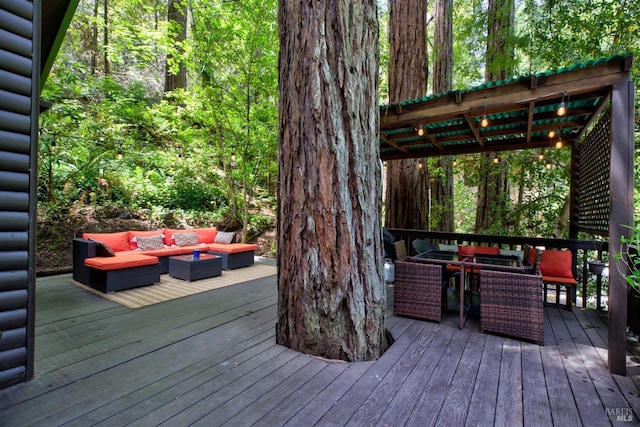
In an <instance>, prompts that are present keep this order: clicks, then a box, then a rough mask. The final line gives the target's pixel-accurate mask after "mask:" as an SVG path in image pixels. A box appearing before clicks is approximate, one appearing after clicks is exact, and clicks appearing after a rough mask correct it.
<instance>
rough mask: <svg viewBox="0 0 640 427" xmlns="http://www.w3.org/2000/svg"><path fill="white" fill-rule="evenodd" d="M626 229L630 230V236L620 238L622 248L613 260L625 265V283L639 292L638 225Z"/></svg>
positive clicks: (639, 227)
mask: <svg viewBox="0 0 640 427" xmlns="http://www.w3.org/2000/svg"><path fill="white" fill-rule="evenodd" d="M627 228H629V229H630V230H631V233H630V236H629V237H625V236H622V237H621V238H620V242H621V243H622V247H621V249H620V252H619V253H617V254H616V255H615V258H616V259H617V260H620V261H621V262H622V263H624V264H625V265H626V268H627V273H626V275H625V279H626V280H627V283H629V285H631V286H633V287H634V288H636V289H637V290H638V291H639V292H640V223H636V224H635V225H633V226H627Z"/></svg>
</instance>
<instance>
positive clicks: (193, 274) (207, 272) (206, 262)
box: [169, 254, 222, 282]
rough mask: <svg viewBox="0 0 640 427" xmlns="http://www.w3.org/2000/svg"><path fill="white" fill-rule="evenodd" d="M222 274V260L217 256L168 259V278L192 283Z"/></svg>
mask: <svg viewBox="0 0 640 427" xmlns="http://www.w3.org/2000/svg"><path fill="white" fill-rule="evenodd" d="M221 274H222V258H221V257H219V256H217V255H210V254H200V257H199V259H195V258H194V257H193V255H179V256H173V257H171V258H169V276H171V277H175V278H176V279H181V280H186V281H188V282H193V281H195V280H200V279H207V278H209V277H216V276H220V275H221Z"/></svg>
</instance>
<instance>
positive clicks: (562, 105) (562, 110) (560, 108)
mask: <svg viewBox="0 0 640 427" xmlns="http://www.w3.org/2000/svg"><path fill="white" fill-rule="evenodd" d="M566 95H567V92H562V101H561V102H560V105H558V111H557V112H556V113H557V114H558V116H560V117H562V116H564V115H565V114H567V104H565V102H564V97H565V96H566Z"/></svg>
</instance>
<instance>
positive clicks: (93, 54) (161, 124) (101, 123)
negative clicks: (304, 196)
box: [38, 0, 640, 236]
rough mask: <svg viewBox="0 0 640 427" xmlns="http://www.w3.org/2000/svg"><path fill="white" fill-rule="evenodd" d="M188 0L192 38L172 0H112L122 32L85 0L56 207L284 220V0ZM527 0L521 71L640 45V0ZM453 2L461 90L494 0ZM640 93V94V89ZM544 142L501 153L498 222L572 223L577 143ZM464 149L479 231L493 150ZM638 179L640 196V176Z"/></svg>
mask: <svg viewBox="0 0 640 427" xmlns="http://www.w3.org/2000/svg"><path fill="white" fill-rule="evenodd" d="M185 4H188V6H189V7H190V14H191V15H190V16H191V18H192V20H191V22H190V24H191V25H190V27H189V31H188V39H187V40H186V41H185V42H184V43H183V44H181V45H180V46H176V44H175V43H174V40H173V38H172V33H171V32H170V31H168V28H167V27H168V24H167V22H166V4H165V2H155V1H153V2H152V1H149V0H126V1H117V2H108V7H109V23H108V28H107V29H108V30H109V43H108V44H107V45H106V44H105V43H104V40H103V30H104V29H105V28H104V25H105V23H104V16H103V13H104V12H103V7H104V3H103V2H99V3H98V6H99V7H98V8H97V12H98V13H97V15H94V5H95V3H94V2H92V1H87V2H80V4H79V7H78V11H77V13H76V15H75V17H74V20H73V22H72V25H71V27H70V29H69V31H68V33H67V36H66V39H65V42H64V44H63V47H62V51H61V53H60V55H59V57H58V59H57V61H56V63H55V64H54V69H53V71H52V74H51V75H50V76H49V77H48V79H47V82H46V86H45V88H44V91H43V93H42V98H43V99H44V100H46V101H49V102H51V103H52V107H51V108H50V109H49V110H48V111H47V112H45V113H43V114H42V115H41V138H40V156H39V165H38V168H39V179H38V198H39V201H40V203H41V206H42V209H43V210H44V211H45V212H50V211H52V210H56V209H59V210H64V209H66V208H68V207H71V206H78V205H83V204H103V205H119V206H124V207H127V208H129V209H133V210H139V211H145V212H147V213H148V215H150V216H152V217H154V218H155V219H156V220H159V218H161V217H162V215H165V214H166V213H167V211H169V210H171V211H173V212H176V213H178V214H179V215H181V216H182V217H184V218H187V220H188V221H190V223H191V224H194V225H195V224H216V223H220V222H222V221H233V222H234V223H238V224H241V225H242V226H245V227H246V230H247V233H248V235H251V234H253V233H254V232H255V231H256V230H264V229H268V228H272V227H273V218H272V216H271V215H270V214H269V212H273V211H274V210H275V205H276V202H275V194H276V185H277V149H278V147H277V135H278V116H277V114H278V113H277V105H278V99H277V96H278V90H277V84H278V69H277V63H278V47H279V46H278V21H277V2H276V1H275V0H266V1H260V0H241V1H217V0H216V1H213V0H193V1H191V2H185ZM516 4H517V6H518V9H517V10H516V19H515V24H516V34H517V39H516V44H515V46H516V52H515V55H514V58H513V59H514V60H516V61H517V70H516V71H515V73H516V74H527V73H532V72H539V71H545V70H550V69H557V68H559V67H563V66H567V65H570V64H572V63H575V62H582V61H585V60H589V59H594V58H598V57H602V56H608V55H611V54H614V53H621V52H630V53H634V54H635V57H636V58H637V57H638V56H640V55H638V53H639V52H638V46H640V25H638V24H637V19H632V18H635V17H637V16H638V13H640V11H639V10H638V2H636V1H632V0H622V1H620V2H615V1H610V0H594V1H590V2H584V1H580V0H559V1H555V0H554V1H551V0H522V1H519V2H516ZM379 11H380V19H381V22H380V37H381V42H380V46H381V49H382V51H381V52H380V58H381V61H380V78H381V82H380V98H381V99H384V98H385V97H386V96H387V92H388V90H387V87H386V86H387V81H386V80H387V77H386V75H387V74H386V68H387V66H388V41H387V34H386V33H387V30H386V28H387V22H386V20H387V19H388V11H387V9H386V7H385V5H384V4H381V5H380V7H379ZM453 17H454V35H453V37H454V60H453V63H454V71H453V74H454V82H453V87H454V89H461V88H467V87H469V86H472V85H476V84H480V83H482V82H483V79H484V74H485V72H484V64H485V59H484V58H485V51H486V46H487V30H486V29H487V21H488V19H487V13H486V2H484V1H481V0H471V1H465V2H454V13H453ZM426 18H427V19H429V17H426ZM427 22H430V21H427ZM94 35H97V36H98V37H97V39H96V38H94ZM428 42H431V41H430V40H429V41H428ZM430 51H431V49H430ZM105 53H106V55H107V57H108V58H109V63H110V68H111V72H110V74H108V75H105V69H104V61H103V59H104V54H105ZM167 53H169V54H171V56H172V57H173V58H175V59H179V60H181V61H183V62H184V63H185V65H186V66H187V68H188V70H189V72H188V86H187V87H186V88H185V89H181V90H176V91H173V92H171V93H163V90H162V88H163V87H164V84H163V76H164V69H163V67H164V58H165V56H166V55H167ZM639 63H640V62H639V61H637V60H636V63H635V65H634V68H633V69H632V73H633V75H634V77H635V79H636V80H638V76H639V74H640V73H638V69H639V65H638V64H639ZM636 100H637V102H639V103H640V96H636ZM639 107H640V104H639ZM637 111H640V108H637ZM637 122H639V123H640V120H637ZM636 140H638V135H637V134H636ZM638 145H640V144H638ZM118 153H122V159H118ZM539 154H540V152H539V151H535V152H534V151H527V150H524V151H521V152H514V153H509V154H508V155H506V156H503V159H502V161H501V163H500V167H503V168H507V169H506V173H507V176H508V177H509V180H510V185H511V193H510V197H511V202H510V204H509V206H508V209H507V210H506V212H505V214H504V218H503V224H504V225H503V226H501V227H500V228H498V229H496V230H493V231H495V232H496V233H498V234H515V235H518V234H521V235H532V234H535V235H540V236H551V235H554V234H555V233H558V232H562V230H561V227H558V226H557V222H558V218H559V217H560V214H561V212H562V208H563V206H564V203H565V200H566V196H567V195H568V192H569V177H568V171H569V161H570V158H569V150H566V149H563V150H546V151H545V153H544V154H545V159H544V160H543V161H541V160H538V156H539ZM638 154H640V153H638ZM457 160H458V162H457V166H455V168H454V169H455V171H456V172H457V175H456V177H455V187H454V188H455V220H456V230H457V231H460V232H472V231H473V227H474V223H475V210H476V198H477V185H478V182H479V176H478V174H479V173H480V169H479V168H478V157H477V156H464V157H460V158H458V159H457ZM547 160H550V161H551V164H552V167H551V168H550V169H547V168H546V166H545V165H546V161H547ZM636 161H637V162H638V161H640V156H636ZM433 172H437V171H433ZM639 176H640V175H639ZM434 178H435V176H434ZM636 188H637V191H636V198H637V199H638V200H640V180H639V181H638V182H636ZM636 210H638V211H640V203H636ZM638 217H640V214H638Z"/></svg>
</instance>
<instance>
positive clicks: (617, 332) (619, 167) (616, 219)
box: [608, 79, 634, 375]
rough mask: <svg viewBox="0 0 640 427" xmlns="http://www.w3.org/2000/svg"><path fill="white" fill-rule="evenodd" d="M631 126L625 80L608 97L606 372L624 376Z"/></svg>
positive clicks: (630, 101) (630, 99)
mask: <svg viewBox="0 0 640 427" xmlns="http://www.w3.org/2000/svg"><path fill="white" fill-rule="evenodd" d="M633 125H634V90H633V84H632V83H631V82H630V81H629V80H628V79H627V80H626V81H623V82H621V83H618V84H615V85H614V86H613V92H612V94H611V145H610V146H611V168H610V171H609V188H610V189H611V199H610V212H609V254H610V258H609V263H610V264H609V265H610V266H611V267H610V268H609V342H608V348H609V372H611V373H612V374H618V375H626V343H627V336H626V326H627V283H626V281H625V278H624V273H625V271H626V266H625V265H624V264H623V263H622V262H621V261H619V260H616V259H615V255H616V254H619V253H620V249H621V243H620V237H621V236H623V235H624V236H628V235H629V234H630V230H629V229H628V228H626V227H625V226H630V225H633Z"/></svg>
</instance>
